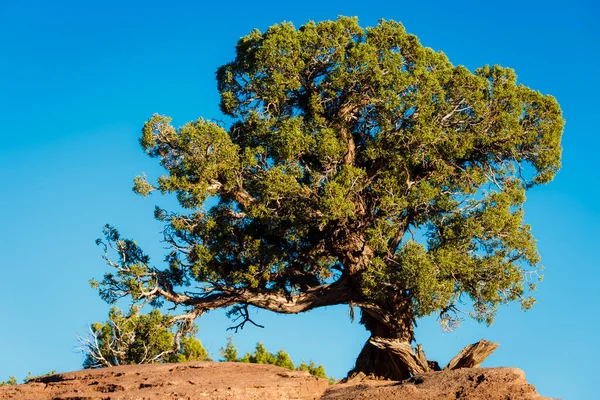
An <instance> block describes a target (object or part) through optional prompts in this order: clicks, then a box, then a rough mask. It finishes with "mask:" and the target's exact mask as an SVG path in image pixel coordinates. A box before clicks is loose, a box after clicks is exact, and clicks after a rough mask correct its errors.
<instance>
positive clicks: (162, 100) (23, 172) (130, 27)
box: [0, 0, 600, 399]
mask: <svg viewBox="0 0 600 400" xmlns="http://www.w3.org/2000/svg"><path fill="white" fill-rule="evenodd" d="M172 3H176V4H175V5H173V4H167V3H166V2H164V3H161V2H154V1H144V2H126V1H118V2H117V1H112V0H107V1H102V2H94V1H89V2H81V1H73V2H67V1H60V0H57V1H55V2H45V1H16V0H2V1H0V17H1V19H2V24H0V49H1V50H0V51H1V56H0V121H1V122H2V128H1V129H0V181H1V182H2V186H1V188H2V189H1V191H2V193H1V196H0V210H2V222H1V223H0V254H1V257H0V274H1V284H2V290H0V304H1V306H0V321H2V323H1V324H0V360H1V362H0V380H4V379H6V378H8V376H9V375H16V376H17V377H18V378H23V377H24V376H25V375H26V374H27V372H28V371H31V372H32V373H34V374H41V373H45V372H48V371H50V370H57V371H68V370H76V369H79V368H80V367H81V362H82V359H83V357H82V356H81V354H80V353H78V352H77V351H76V348H77V346H78V343H77V339H76V334H77V333H78V334H85V333H86V329H87V326H88V325H89V324H90V323H91V322H93V321H100V320H105V319H106V316H107V312H108V308H109V306H108V305H107V304H105V303H103V302H102V301H101V300H100V299H99V297H98V296H97V294H96V292H94V291H93V290H92V289H91V288H90V287H89V285H88V283H87V282H88V280H89V279H90V278H92V277H95V278H100V277H101V276H102V274H103V272H104V271H105V270H106V268H105V266H104V264H103V262H102V260H101V259H100V255H101V249H99V248H98V247H96V246H95V245H94V240H95V239H96V238H97V237H99V236H101V229H102V226H103V225H104V224H105V223H107V222H108V223H111V224H113V225H115V226H116V227H118V228H119V229H120V230H121V232H122V233H123V234H124V235H125V236H127V237H132V238H135V239H136V240H137V241H138V243H140V245H141V246H142V247H143V248H144V249H146V251H148V252H149V253H150V255H151V256H153V259H154V260H155V261H159V260H161V259H162V245H161V243H160V242H159V239H160V235H159V234H158V232H159V231H160V229H161V227H160V225H158V224H157V223H156V222H155V221H154V220H153V218H152V210H153V208H154V205H155V204H157V203H158V204H161V205H168V204H172V200H169V199H161V198H160V197H151V198H149V199H143V198H141V197H139V196H136V195H134V194H133V193H132V192H131V185H132V179H133V177H134V176H135V175H138V174H140V173H146V174H148V176H150V177H153V176H154V177H155V176H157V175H158V174H159V173H160V170H159V169H158V168H157V166H156V164H155V162H154V161H153V160H151V159H149V158H147V157H146V156H145V155H144V154H143V152H142V151H141V150H140V148H139V145H138V143H137V139H138V137H139V133H140V129H141V127H142V124H143V122H144V121H145V120H146V119H147V118H149V117H150V116H151V115H152V114H153V113H155V112H158V113H161V114H167V115H170V116H172V117H173V118H174V123H175V124H176V125H181V124H183V123H185V122H187V121H189V120H193V119H196V118H198V117H201V116H202V117H205V118H209V119H210V118H220V114H219V111H218V107H217V104H218V93H217V90H216V81H215V71H216V69H217V68H218V67H219V66H220V65H222V64H224V63H226V62H228V61H230V60H231V59H232V58H233V56H234V46H235V44H236V42H237V40H238V39H239V38H240V37H241V36H243V35H245V34H247V33H248V32H250V31H251V30H252V29H253V28H258V29H260V30H264V29H266V28H267V27H268V26H270V25H272V24H274V23H277V22H281V21H292V22H294V23H295V24H296V26H300V25H301V24H303V23H305V22H306V21H308V20H315V21H319V20H324V19H335V18H336V17H337V16H338V15H349V16H358V17H359V22H360V24H361V25H362V26H371V25H374V24H376V23H377V20H378V19H380V18H385V19H394V20H397V21H400V22H402V23H403V24H404V25H405V27H406V28H407V30H408V31H409V32H411V33H414V34H416V35H417V36H418V37H419V38H420V40H421V42H422V43H423V44H424V45H426V46H429V47H432V48H434V49H436V50H442V51H444V52H445V53H446V54H447V55H448V57H449V58H450V60H451V61H452V62H453V63H454V64H463V65H465V66H466V67H467V68H469V69H471V70H473V69H475V68H477V67H479V66H481V65H484V64H501V65H503V66H508V67H512V68H514V69H515V70H516V73H517V75H518V76H519V80H520V82H522V83H523V84H525V85H527V86H530V87H532V88H534V89H537V90H539V91H541V92H542V93H547V94H552V95H554V96H555V97H556V98H557V99H558V101H559V103H560V104H561V106H562V109H563V112H564V116H565V118H566V121H567V124H566V128H565V131H564V137H563V147H564V152H563V169H562V170H561V172H560V173H559V174H558V176H557V177H556V179H555V180H554V181H553V182H551V183H550V184H549V185H546V186H545V187H540V188H535V189H534V190H532V191H531V192H530V193H529V194H528V201H527V203H526V220H527V222H529V223H530V224H531V225H532V227H533V232H534V234H535V236H536V238H537V239H538V244H539V249H540V253H541V255H542V259H543V264H544V265H545V266H546V270H545V280H544V282H543V283H542V284H541V285H540V287H539V290H538V292H537V299H538V303H537V304H536V305H535V306H534V308H533V309H532V310H531V311H529V312H526V313H523V312H521V311H520V309H519V307H518V305H516V304H515V305H513V306H509V307H503V308H502V309H501V310H500V312H499V314H498V317H497V318H496V322H495V324H494V325H493V326H492V327H490V328H487V327H485V326H483V325H479V324H476V323H475V322H471V321H465V322H464V323H463V326H462V327H461V328H460V329H459V330H458V331H456V332H454V333H443V332H442V330H441V329H440V327H439V326H438V325H437V323H436V321H435V320H434V319H425V320H423V321H420V323H419V327H418V329H417V341H418V342H419V343H422V344H423V345H424V349H425V351H426V352H427V354H428V356H429V358H432V359H437V360H439V361H440V363H441V364H445V363H446V362H447V361H448V360H449V359H450V358H451V357H452V356H453V355H454V354H456V352H458V351H459V350H460V349H461V348H462V347H464V346H465V345H467V344H469V343H472V342H475V341H477V340H479V339H480V338H486V339H488V340H494V341H498V342H500V348H499V349H498V350H497V351H496V352H495V353H494V354H493V355H492V356H491V357H490V358H489V359H488V361H487V362H486V364H485V365H486V366H516V367H519V368H522V369H523V370H525V372H526V374H527V377H528V379H529V381H530V382H531V383H533V384H534V385H535V386H536V387H537V389H538V391H539V392H540V393H541V394H543V395H546V396H552V397H561V398H565V399H589V398H593V397H594V395H593V394H592V393H593V392H592V386H593V385H592V382H593V381H594V380H595V374H596V368H595V364H596V362H597V360H598V358H600V349H599V348H598V346H597V341H596V340H595V338H596V336H597V332H598V330H599V329H600V326H599V324H598V322H597V317H598V309H599V308H600V294H599V293H600V291H599V290H598V284H599V283H600V268H599V267H600V263H599V261H598V257H597V255H596V253H595V250H596V248H597V246H598V239H599V238H600V235H599V234H598V226H600V205H599V204H598V198H599V196H600V189H599V187H600V185H599V183H600V179H599V178H598V174H597V164H596V163H597V161H596V160H597V159H598V158H597V152H598V148H600V132H599V128H598V122H597V115H598V111H597V109H598V105H599V104H598V103H599V102H598V100H597V93H598V92H599V91H600V83H599V80H598V73H599V72H600V68H599V62H600V60H599V50H600V49H599V46H598V43H599V40H600V29H599V28H598V24H597V21H598V19H599V17H600V12H599V9H598V6H597V5H596V4H594V3H593V2H592V1H591V0H590V1H587V2H586V1H577V0H574V1H569V2H556V3H553V2H551V1H550V2H549V1H544V2H542V1H532V2H523V1H513V0H508V1H504V2H501V4H500V2H479V1H468V0H467V1H463V2H460V3H457V2H435V1H424V2H404V1H389V2H383V1H369V2H353V1H328V2H324V1H319V2H316V1H312V0H305V1H302V2H297V3H293V4H287V5H285V4H283V3H282V2H281V3H280V2H272V3H271V2H269V1H262V2H237V1H230V2H220V3H218V4H215V5H202V4H200V2H191V1H190V2H185V1H180V2H172ZM417 3H419V4H417ZM496 3H498V4H496ZM256 318H257V320H258V321H259V322H260V323H262V324H263V325H265V326H266V328H265V329H259V328H254V327H247V328H246V329H245V330H244V331H242V332H240V333H238V334H236V335H235V337H234V340H235V342H236V344H237V345H238V347H239V348H240V350H241V351H249V350H251V348H252V347H253V345H254V343H256V342H257V341H259V340H261V341H264V342H265V344H266V346H267V348H268V349H271V350H272V351H276V350H278V349H279V348H284V349H285V350H286V351H288V352H289V353H290V354H291V356H292V358H293V360H294V361H296V362H300V361H301V360H302V359H306V360H309V359H314V360H316V361H317V362H319V363H323V364H324V365H325V367H326V369H327V371H328V372H329V373H331V374H334V375H335V376H337V377H341V376H343V375H344V374H345V373H346V372H347V371H348V370H349V369H350V368H351V367H352V366H353V362H354V358H355V357H356V355H357V354H358V352H359V351H360V349H361V347H362V345H363V343H364V341H365V340H366V339H367V336H368V335H367V333H366V331H365V330H364V329H363V328H362V327H361V326H360V325H359V324H358V323H351V322H350V321H349V319H348V310H347V308H346V307H331V308H328V309H320V310H317V311H314V312H311V313H308V314H305V315H300V316H291V317H290V316H279V315H274V314H270V313H268V312H265V311H258V312H257V314H256ZM198 322H199V325H200V334H199V337H200V339H201V340H202V341H203V343H204V344H205V346H206V347H207V348H208V350H209V351H210V352H211V353H212V354H213V356H214V357H218V350H219V348H220V347H222V346H223V345H224V344H225V342H226V337H227V335H228V333H227V332H226V331H225V329H226V327H227V326H228V321H227V319H226V318H225V316H224V314H223V313H222V312H213V313H209V314H208V315H206V316H204V317H203V318H202V319H200V320H199V321H198ZM594 394H595V393H594Z"/></svg>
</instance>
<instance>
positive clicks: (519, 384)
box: [0, 362, 546, 400]
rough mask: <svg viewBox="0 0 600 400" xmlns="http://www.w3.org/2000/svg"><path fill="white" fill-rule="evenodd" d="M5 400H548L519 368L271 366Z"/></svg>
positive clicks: (158, 369)
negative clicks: (341, 374) (400, 371)
mask: <svg viewBox="0 0 600 400" xmlns="http://www.w3.org/2000/svg"><path fill="white" fill-rule="evenodd" d="M0 399H27V400H42V399H44V400H46V399H48V400H50V399H52V400H121V399H122V400H125V399H127V400H134V399H135V400H142V399H242V400H246V399H248V400H250V399H261V400H270V399H295V400H304V399H307V400H308V399H323V400H350V399H370V400H384V399H386V400H387V399H411V400H421V399H423V400H424V399H473V400H478V399H486V400H496V399H498V400H521V399H523V400H525V399H528V400H529V399H536V400H542V399H546V398H544V397H541V396H539V395H538V394H537V393H536V391H535V388H534V387H533V386H532V385H530V384H528V383H527V381H526V380H525V374H524V373H523V371H521V370H519V369H516V368H481V369H480V368H472V369H468V368H467V369H460V370H453V371H442V372H431V373H426V374H421V375H417V376H415V377H413V378H411V379H409V380H407V381H403V382H392V381H374V380H368V379H361V378H356V379H354V380H351V381H350V382H347V383H338V384H335V385H329V384H328V382H327V381H326V380H325V379H319V378H315V377H313V376H310V375H309V374H308V373H306V372H300V371H290V370H287V369H284V368H279V367H275V366H272V365H257V364H243V363H212V362H191V363H181V364H153V365H129V366H121V367H112V368H104V369H97V370H83V371H76V372H67V373H62V374H57V375H53V376H49V377H43V378H38V379H37V380H35V381H32V382H29V383H27V384H23V385H15V386H3V387H0Z"/></svg>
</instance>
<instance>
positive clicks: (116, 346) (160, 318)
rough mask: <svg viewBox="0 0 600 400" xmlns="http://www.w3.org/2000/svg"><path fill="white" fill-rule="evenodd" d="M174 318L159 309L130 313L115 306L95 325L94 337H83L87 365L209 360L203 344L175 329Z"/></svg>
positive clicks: (92, 334)
mask: <svg viewBox="0 0 600 400" xmlns="http://www.w3.org/2000/svg"><path fill="white" fill-rule="evenodd" d="M174 324H175V321H174V320H173V317H171V316H170V315H168V314H167V315H163V314H162V313H161V312H160V311H159V310H157V309H155V310H152V311H151V312H150V313H148V314H140V313H139V310H138V309H136V308H132V309H131V310H130V311H129V313H128V314H123V313H122V312H121V310H119V309H117V308H116V307H113V308H112V309H111V310H110V312H109V318H108V321H106V322H103V323H102V322H96V323H94V324H92V326H91V328H90V330H91V337H89V338H85V339H81V342H82V344H83V345H84V349H83V350H84V352H85V354H86V357H85V361H84V363H83V367H84V368H98V367H107V366H112V365H126V364H144V363H161V362H183V361H210V356H209V355H208V353H207V352H206V350H205V349H204V347H202V343H200V341H199V340H198V339H196V338H195V337H193V336H191V334H190V335H187V336H183V337H181V338H179V337H176V336H175V333H174V332H173V330H174V329H173V326H174Z"/></svg>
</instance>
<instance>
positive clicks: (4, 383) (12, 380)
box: [0, 376, 18, 386]
mask: <svg viewBox="0 0 600 400" xmlns="http://www.w3.org/2000/svg"><path fill="white" fill-rule="evenodd" d="M17 383H18V382H17V378H16V377H14V376H9V377H8V380H6V381H2V382H0V386H7V385H16V384H17Z"/></svg>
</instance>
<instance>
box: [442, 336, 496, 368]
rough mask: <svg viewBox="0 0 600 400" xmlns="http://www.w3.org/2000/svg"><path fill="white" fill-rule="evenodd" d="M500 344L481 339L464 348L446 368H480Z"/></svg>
mask: <svg viewBox="0 0 600 400" xmlns="http://www.w3.org/2000/svg"><path fill="white" fill-rule="evenodd" d="M498 346H499V344H498V343H496V342H488V341H487V340H483V339H481V340H480V341H479V342H477V343H473V344H470V345H468V346H467V347H465V348H464V349H462V350H461V351H460V352H459V353H458V354H457V355H456V356H455V357H454V358H453V359H452V360H450V362H449V363H448V365H446V366H445V367H444V369H445V370H446V369H458V368H478V367H479V366H480V365H481V363H482V362H483V361H484V360H485V359H486V358H488V356H489V355H490V354H492V353H493V352H494V350H496V349H497V348H498Z"/></svg>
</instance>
